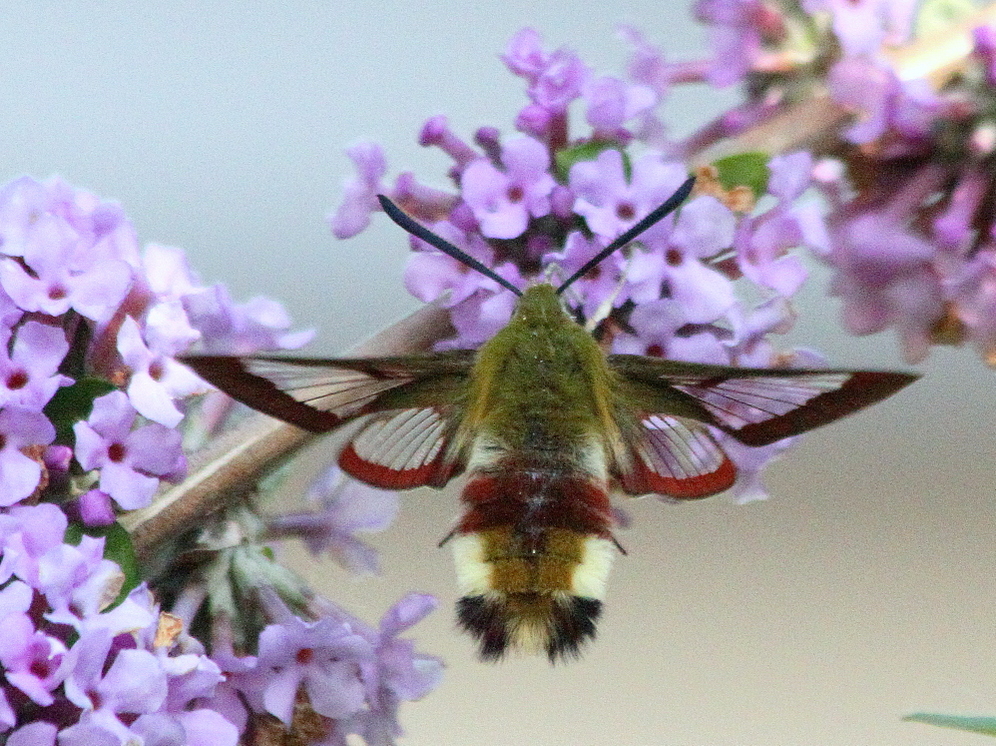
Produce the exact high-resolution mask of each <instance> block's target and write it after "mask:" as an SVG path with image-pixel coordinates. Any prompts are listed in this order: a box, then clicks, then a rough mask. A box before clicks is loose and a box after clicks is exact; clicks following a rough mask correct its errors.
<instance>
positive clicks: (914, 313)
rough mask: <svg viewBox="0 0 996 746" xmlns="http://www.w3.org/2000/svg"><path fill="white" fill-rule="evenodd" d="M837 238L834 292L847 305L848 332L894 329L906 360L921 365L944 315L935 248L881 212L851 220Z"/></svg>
mask: <svg viewBox="0 0 996 746" xmlns="http://www.w3.org/2000/svg"><path fill="white" fill-rule="evenodd" d="M835 238H836V245H835V248H834V253H833V254H832V257H831V262H832V263H833V265H834V267H835V269H836V274H835V275H834V278H833V280H832V283H831V289H830V291H831V293H832V294H833V295H837V296H839V297H840V298H841V299H842V300H843V301H844V325H845V327H847V329H848V330H849V331H851V332H852V333H854V334H871V333H873V332H877V331H881V330H882V329H884V328H885V327H887V326H895V327H896V328H897V330H898V331H899V334H900V337H901V339H902V344H903V350H904V354H905V357H906V359H907V360H908V361H910V362H916V361H919V360H922V359H923V357H924V356H925V355H926V354H927V352H928V350H929V347H930V344H931V340H932V334H933V329H934V326H935V324H936V322H937V321H938V320H939V319H940V318H941V317H942V316H943V313H944V290H943V288H942V286H941V284H940V279H939V277H938V275H937V273H936V272H935V271H934V269H933V266H932V259H933V258H934V248H933V246H932V245H931V244H930V242H929V241H928V240H927V239H925V238H922V237H920V236H918V235H916V234H915V233H913V232H912V231H910V230H909V229H907V228H905V227H903V226H902V225H899V224H897V223H896V221H895V219H894V218H893V217H892V216H891V215H889V214H885V213H881V212H877V211H876V212H868V213H865V214H863V215H858V216H855V217H853V218H851V219H850V220H849V221H847V222H846V223H844V224H842V225H841V226H840V227H839V228H838V229H837V230H836V232H835Z"/></svg>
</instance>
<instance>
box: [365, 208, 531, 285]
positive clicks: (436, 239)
mask: <svg viewBox="0 0 996 746" xmlns="http://www.w3.org/2000/svg"><path fill="white" fill-rule="evenodd" d="M377 199H379V200H380V206H381V207H383V208H384V212H386V213H387V216H388V217H389V218H390V219H391V220H393V221H394V222H395V223H397V224H398V225H400V226H401V227H402V228H404V229H405V230H406V231H407V232H408V233H411V234H412V235H413V236H416V237H417V238H421V239H422V240H423V241H425V242H426V243H427V244H429V245H430V246H434V247H436V248H437V249H439V250H440V251H441V252H443V253H444V254H447V255H449V256H451V257H453V258H454V259H456V260H457V261H458V262H462V263H463V264H465V265H467V266H468V267H470V268H471V269H476V270H477V271H478V272H480V273H481V274H482V275H484V276H485V277H489V278H490V279H492V280H494V281H495V282H497V283H498V284H499V285H501V286H502V287H504V288H507V289H509V290H511V291H512V292H513V293H515V294H516V295H519V296H521V295H522V291H521V290H519V288H517V287H515V285H513V284H512V283H510V282H509V281H508V280H506V279H505V278H504V277H502V276H501V275H499V274H497V273H496V272H495V271H494V270H492V269H490V268H489V267H486V266H484V265H483V264H481V263H480V262H479V261H477V260H476V259H475V258H474V257H472V256H471V255H470V254H468V253H467V252H466V251H463V250H462V249H458V248H457V247H456V246H454V245H453V244H451V243H450V242H449V241H447V240H446V239H445V238H441V237H440V236H437V235H436V234H435V233H433V232H432V231H430V230H429V229H428V228H426V227H425V226H424V225H420V224H419V223H416V222H415V221H414V220H412V219H411V218H410V217H409V216H408V215H407V214H405V213H404V212H403V211H402V210H401V208H400V207H398V206H397V205H396V204H394V203H393V202H392V201H391V200H389V199H388V198H387V197H385V196H384V195H383V194H378V195H377Z"/></svg>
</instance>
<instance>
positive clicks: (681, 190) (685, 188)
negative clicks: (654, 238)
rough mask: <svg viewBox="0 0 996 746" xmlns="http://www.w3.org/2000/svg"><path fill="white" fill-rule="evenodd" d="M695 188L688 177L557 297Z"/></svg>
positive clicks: (577, 275)
mask: <svg viewBox="0 0 996 746" xmlns="http://www.w3.org/2000/svg"><path fill="white" fill-rule="evenodd" d="M693 186H695V177H694V176H689V177H688V179H687V180H686V181H685V183H684V184H682V185H681V186H680V187H678V191H676V192H675V193H674V194H672V195H671V196H670V197H668V198H667V201H665V202H664V204H663V205H661V206H660V207H658V208H657V209H655V210H652V211H651V212H650V213H649V214H648V215H647V216H646V217H645V218H643V220H641V221H640V222H639V223H637V224H636V225H634V226H633V227H632V228H630V229H629V230H628V231H626V232H625V233H623V234H622V235H621V236H619V237H618V238H617V239H616V240H615V241H613V242H612V243H610V244H609V245H608V246H606V247H605V248H604V249H602V250H601V251H599V252H598V253H597V254H596V255H595V256H594V257H593V258H592V259H590V260H589V261H587V262H586V263H585V264H584V266H583V267H581V269H579V270H578V271H577V272H575V273H574V274H573V275H571V276H570V277H568V278H567V280H566V281H565V282H564V283H563V284H562V285H561V286H560V287H559V288H557V295H560V294H561V293H563V292H564V290H566V289H567V287H568V286H569V285H570V284H571V283H572V282H574V281H575V280H576V279H578V278H579V277H582V276H583V275H584V274H585V273H586V272H587V271H588V270H590V269H591V268H592V267H594V266H595V265H596V264H598V263H599V262H601V261H602V260H603V259H604V258H605V257H607V256H608V255H609V254H611V253H612V252H613V251H616V250H617V249H619V248H621V247H623V246H625V245H626V244H628V243H629V242H630V241H632V240H633V239H634V238H636V237H637V236H639V235H640V234H641V233H643V232H644V231H645V230H647V228H649V227H650V226H652V225H653V224H654V223H657V222H659V221H660V220H663V219H664V218H665V217H666V216H667V215H668V213H670V212H673V211H674V210H675V209H676V208H677V207H678V205H680V204H681V203H682V202H684V201H685V199H686V198H687V197H688V195H689V194H690V193H691V191H692V187H693Z"/></svg>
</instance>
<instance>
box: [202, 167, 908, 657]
mask: <svg viewBox="0 0 996 746" xmlns="http://www.w3.org/2000/svg"><path fill="white" fill-rule="evenodd" d="M692 182H693V179H689V180H688V181H687V182H686V183H685V184H684V185H683V186H682V187H681V189H679V190H678V192H676V193H675V194H674V195H673V196H672V197H671V198H670V199H669V200H667V202H665V203H664V204H663V205H661V206H660V207H659V208H658V209H657V210H655V211H653V212H652V213H651V214H650V215H648V216H647V217H646V218H644V219H643V220H641V221H640V222H639V223H637V224H636V225H635V226H633V228H631V229H630V230H628V231H626V233H624V234H623V235H622V236H620V237H619V238H618V239H616V240H615V241H613V242H612V243H611V244H610V245H609V246H607V247H606V248H605V249H604V250H603V251H602V252H600V253H599V255H598V256H596V257H594V258H593V259H592V260H591V261H590V262H588V263H587V264H586V265H585V266H583V267H581V269H579V270H578V271H577V272H576V273H575V274H574V275H573V276H572V277H570V278H568V280H566V281H565V282H564V283H562V284H561V285H560V286H559V287H556V288H555V287H553V285H551V284H550V283H548V282H539V283H537V284H534V285H532V286H530V287H528V288H526V289H524V290H522V289H520V288H517V287H516V286H515V285H513V284H511V283H510V282H509V281H507V280H506V279H505V278H502V277H500V276H498V275H496V274H495V273H494V272H492V271H491V270H490V269H489V268H488V267H486V266H485V265H483V264H481V263H480V262H477V261H476V260H475V259H473V258H472V257H469V256H467V255H466V254H465V253H464V252H462V251H461V250H460V249H458V248H456V247H455V246H453V245H452V244H449V243H448V242H446V241H445V240H443V239H442V238H440V237H438V236H436V235H435V234H433V233H431V232H430V231H428V230H427V229H426V228H424V227H423V226H421V225H419V224H418V223H416V222H415V221H413V220H412V219H411V218H409V217H408V216H407V215H405V214H404V213H403V212H402V211H401V210H399V209H398V208H397V207H396V206H395V205H394V204H393V203H391V202H390V200H388V199H387V198H385V197H381V203H382V205H383V207H384V209H385V211H386V212H387V213H388V215H389V216H390V217H391V218H392V219H393V220H394V221H395V222H397V223H398V224H400V225H401V226H402V227H403V228H405V229H406V230H407V231H409V232H410V233H412V234H414V235H417V236H418V237H420V238H422V239H424V240H426V241H428V242H429V243H430V244H431V245H433V246H435V247H436V248H438V249H440V250H441V251H444V252H445V253H447V254H449V255H450V256H453V257H455V258H457V259H458V260H460V261H462V262H464V263H465V264H466V265H467V266H468V267H470V268H471V269H474V270H476V271H478V272H482V273H483V274H485V275H487V276H488V277H490V278H491V279H493V280H495V281H496V282H498V283H499V284H501V285H502V286H503V287H505V288H506V289H508V290H509V291H510V292H513V293H515V294H516V295H518V296H519V299H518V302H517V305H516V308H515V311H514V314H513V316H512V318H511V320H510V321H509V323H508V325H507V326H505V327H504V328H503V329H502V330H501V331H499V332H498V333H497V334H496V335H495V336H494V337H493V338H492V339H490V340H489V341H488V342H486V343H485V344H483V345H482V346H481V347H480V348H479V349H476V350H453V351H445V352H429V353H425V354H417V355H407V356H403V357H380V358H340V359H310V358H301V357H286V356H269V355H255V356H250V357H235V356H224V355H200V356H198V355H192V356H188V357H186V358H184V362H186V363H187V364H188V365H190V366H191V367H192V368H193V369H194V370H195V371H196V372H197V373H198V374H199V375H201V376H202V377H203V378H205V379H206V380H208V381H209V382H211V383H212V384H214V385H215V386H217V387H218V388H219V389H221V390H222V391H225V392H226V393H228V394H230V395H231V396H232V397H234V398H235V399H237V400H239V401H241V402H243V403H245V404H247V405H249V406H250V407H253V408H255V409H257V410H259V411H261V412H265V413H266V414H269V415H272V416H274V417H277V418H279V419H281V420H285V421H286V422H289V423H292V424H294V425H297V426H299V427H302V428H304V429H306V430H309V431H312V432H316V433H321V432H326V431H328V430H332V429H334V428H337V427H339V426H341V425H343V424H345V423H347V422H350V421H353V420H356V419H357V418H365V422H364V423H363V424H362V425H361V428H360V429H359V431H358V432H357V434H356V435H354V436H353V437H352V438H351V440H350V441H349V443H348V444H347V445H346V446H345V448H344V449H343V450H342V452H341V453H340V454H339V464H340V466H341V467H342V468H343V470H345V471H346V472H347V473H349V474H350V475H352V476H353V477H355V478H357V479H359V480H361V481H363V482H366V483H368V484H371V485H373V486H376V487H382V488H387V489H409V488H413V487H420V486H423V485H430V486H433V487H442V486H444V485H445V484H447V483H448V482H449V481H450V480H451V479H453V478H454V477H455V476H457V475H458V474H461V473H466V474H467V476H468V478H467V483H466V486H465V488H464V490H463V494H462V497H461V500H462V503H463V507H464V513H463V515H462V517H461V518H460V519H459V522H458V523H457V525H456V527H455V528H454V529H453V531H452V533H451V534H450V535H449V537H448V541H449V543H450V545H451V546H452V549H453V554H454V557H455V560H456V568H457V576H458V580H459V586H460V591H461V594H462V597H461V598H460V600H459V602H458V604H457V615H458V618H459V622H460V624H461V626H462V627H463V628H464V629H466V630H467V631H468V632H469V633H470V634H472V635H473V636H474V637H475V638H477V640H478V642H479V644H480V654H481V657H482V658H484V659H486V660H497V659H499V658H501V657H502V656H503V654H504V653H505V652H506V651H508V650H509V649H522V650H526V651H530V652H545V653H546V654H547V655H548V656H549V658H550V660H551V661H557V660H558V659H564V658H569V657H572V656H576V655H577V654H578V653H579V651H580V648H581V646H582V644H583V643H584V642H586V641H587V640H589V639H590V638H593V637H594V635H595V623H596V621H597V619H598V616H599V613H600V611H601V607H602V599H603V597H604V591H605V583H606V579H607V576H608V572H609V568H610V565H611V563H612V559H613V557H614V554H615V552H616V551H617V547H618V544H617V543H616V542H615V539H614V538H613V534H612V527H613V524H614V517H613V512H612V510H611V507H610V503H609V495H610V493H611V492H613V491H621V492H624V493H626V494H629V495H643V494H647V493H658V494H661V495H665V496H668V497H671V498H676V499H680V500H685V499H693V498H701V497H706V496H708V495H713V494H716V493H718V492H722V491H723V490H725V489H727V488H729V487H730V486H731V485H733V483H734V480H735V479H736V474H737V470H736V466H735V465H734V463H733V462H732V461H731V460H730V458H729V457H728V456H727V455H726V453H724V451H723V449H722V447H721V446H720V445H719V443H718V442H717V438H716V437H714V435H713V433H714V432H720V433H725V434H727V435H729V436H730V437H732V438H734V439H736V440H737V441H739V442H740V443H743V444H745V445H748V446H764V445H768V444H770V443H773V442H775V441H778V440H781V439H783V438H787V437H789V436H792V435H798V434H799V433H803V432H806V431H807V430H811V429H813V428H815V427H819V426H820V425H824V424H826V423H828V422H832V421H834V420H836V419H838V418H840V417H843V416H844V415H846V414H849V413H851V412H854V411H856V410H858V409H861V408H863V407H865V406H868V405H869V404H872V403H874V402H877V401H879V400H881V399H884V398H885V397H887V396H889V395H890V394H892V393H894V392H896V391H897V390H899V389H900V388H902V387H904V386H906V385H907V384H909V383H911V382H912V381H913V380H914V379H915V376H913V375H910V374H906V373H895V372H876V371H854V370H843V369H827V370H823V369H788V368H782V369H767V368H736V367H727V366H722V365H707V364H701V363H691V362H681V361H676V360H665V359H662V358H656V357H647V356H641V355H620V354H609V355H606V354H605V353H604V352H603V350H602V348H601V347H600V346H599V344H598V343H597V342H596V340H595V339H594V338H593V337H592V335H591V334H589V333H588V332H587V331H586V330H585V329H584V328H583V327H582V326H581V325H580V324H578V323H577V322H576V321H575V319H574V318H573V317H571V316H570V315H569V314H568V313H567V311H566V310H565V307H564V305H563V303H562V301H561V296H562V294H563V292H564V290H565V289H566V288H567V287H569V286H570V284H571V283H572V282H574V281H575V280H576V279H577V278H578V277H581V276H583V275H584V274H585V273H586V272H587V271H588V270H590V269H591V268H592V267H593V266H595V265H596V264H597V263H598V262H599V261H601V259H603V258H604V257H605V256H608V254H609V253H611V252H612V251H615V250H616V249H618V248H620V247H621V246H623V245H625V244H626V243H628V242H630V241H632V240H633V239H634V238H635V237H636V236H637V235H639V234H640V233H641V232H642V231H644V230H645V229H646V228H647V227H649V226H650V225H652V224H653V223H654V222H656V221H658V220H660V219H661V218H662V217H663V216H665V215H666V214H668V213H669V212H671V211H673V210H674V209H675V208H676V207H677V206H678V205H679V204H680V203H681V202H682V201H683V200H684V199H685V198H686V197H687V196H688V194H689V192H690V191H691V187H692Z"/></svg>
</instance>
